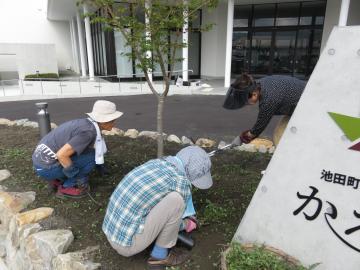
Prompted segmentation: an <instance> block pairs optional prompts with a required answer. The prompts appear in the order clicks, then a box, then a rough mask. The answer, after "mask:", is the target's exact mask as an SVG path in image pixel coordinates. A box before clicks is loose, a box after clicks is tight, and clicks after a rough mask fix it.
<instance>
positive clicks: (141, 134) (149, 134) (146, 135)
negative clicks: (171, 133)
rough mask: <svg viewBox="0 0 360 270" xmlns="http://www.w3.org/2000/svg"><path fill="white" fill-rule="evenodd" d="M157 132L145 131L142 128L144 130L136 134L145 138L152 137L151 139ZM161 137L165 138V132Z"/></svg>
mask: <svg viewBox="0 0 360 270" xmlns="http://www.w3.org/2000/svg"><path fill="white" fill-rule="evenodd" d="M158 134H159V133H158V132H157V131H147V130H144V131H141V132H140V133H139V135H138V137H146V138H150V139H153V140H156V139H157V137H158ZM163 137H164V138H166V134H165V133H163Z"/></svg>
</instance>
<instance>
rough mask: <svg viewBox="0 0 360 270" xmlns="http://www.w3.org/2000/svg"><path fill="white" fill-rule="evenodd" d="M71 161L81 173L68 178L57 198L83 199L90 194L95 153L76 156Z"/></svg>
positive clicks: (59, 190) (59, 189) (60, 188)
mask: <svg viewBox="0 0 360 270" xmlns="http://www.w3.org/2000/svg"><path fill="white" fill-rule="evenodd" d="M71 160H72V162H73V164H74V166H76V167H77V168H79V173H78V174H77V175H76V176H75V177H74V178H68V179H67V180H66V181H65V182H64V183H63V185H62V186H60V187H59V188H58V192H57V193H56V196H57V197H60V198H62V197H70V198H82V197H84V196H86V195H87V194H88V192H89V189H90V187H89V177H88V175H89V174H90V172H91V171H92V170H93V169H94V167H95V151H89V152H87V153H84V154H81V155H79V156H77V155H74V156H72V157H71Z"/></svg>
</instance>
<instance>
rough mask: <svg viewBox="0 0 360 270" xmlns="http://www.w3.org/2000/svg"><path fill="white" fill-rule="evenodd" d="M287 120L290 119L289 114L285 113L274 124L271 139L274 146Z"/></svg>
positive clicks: (276, 144)
mask: <svg viewBox="0 0 360 270" xmlns="http://www.w3.org/2000/svg"><path fill="white" fill-rule="evenodd" d="M289 120H290V116H287V115H285V116H283V117H282V118H281V119H280V121H279V122H278V124H277V125H276V127H275V129H274V133H273V141H274V144H275V146H278V144H279V142H280V139H281V137H282V135H283V133H284V131H285V129H286V126H287V124H288V122H289Z"/></svg>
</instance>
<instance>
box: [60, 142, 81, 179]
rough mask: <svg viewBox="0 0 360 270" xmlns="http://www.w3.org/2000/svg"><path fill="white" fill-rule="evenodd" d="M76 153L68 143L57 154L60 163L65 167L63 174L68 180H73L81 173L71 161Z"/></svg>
mask: <svg viewBox="0 0 360 270" xmlns="http://www.w3.org/2000/svg"><path fill="white" fill-rule="evenodd" d="M74 153H75V150H74V149H73V147H72V146H71V145H70V144H68V143H67V144H65V145H64V146H63V147H61V148H60V149H59V151H57V153H56V156H57V159H58V161H59V163H60V164H61V166H63V173H64V174H65V175H66V176H67V177H68V178H73V177H75V176H76V175H77V174H78V173H79V168H77V167H75V166H74V165H73V163H72V161H71V156H72V155H73V154H74Z"/></svg>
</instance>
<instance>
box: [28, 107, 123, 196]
mask: <svg viewBox="0 0 360 270" xmlns="http://www.w3.org/2000/svg"><path fill="white" fill-rule="evenodd" d="M122 114H123V113H122V112H119V111H117V110H116V105H115V104H114V103H112V102H110V101H106V100H98V101H96V102H95V103H94V106H93V110H92V112H91V113H87V115H88V116H89V118H84V119H76V120H71V121H68V122H66V123H63V124H61V125H60V126H59V127H57V128H55V129H54V130H52V131H51V132H50V133H48V134H47V135H46V136H45V137H43V138H42V139H41V140H40V142H39V144H38V145H37V147H36V149H35V151H34V153H33V155H32V160H33V165H34V168H35V171H36V174H37V175H38V176H40V177H42V178H44V179H45V180H47V181H48V185H49V187H50V189H53V190H54V191H55V190H57V193H56V195H57V196H59V197H72V198H79V197H83V196H85V195H86V194H87V193H88V191H89V177H88V175H89V174H90V172H91V171H92V170H93V169H94V167H95V165H98V166H99V168H100V169H104V167H103V164H104V154H105V153H106V151H107V149H106V145H105V141H104V138H103V137H102V135H101V130H111V129H112V128H113V127H114V124H115V120H116V119H117V118H119V117H120V116H121V115H122ZM94 148H95V149H94Z"/></svg>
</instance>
